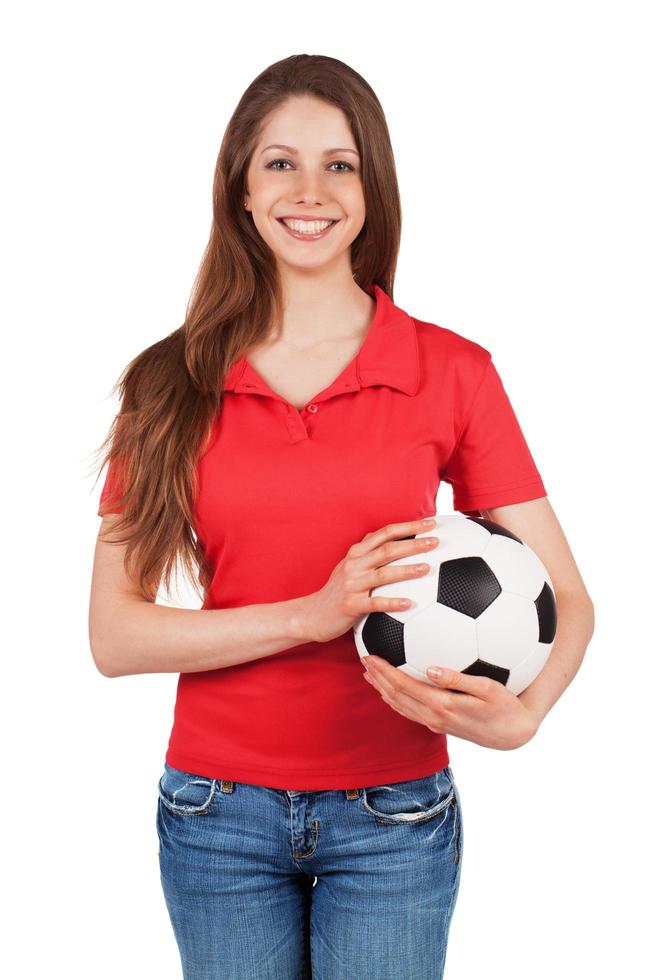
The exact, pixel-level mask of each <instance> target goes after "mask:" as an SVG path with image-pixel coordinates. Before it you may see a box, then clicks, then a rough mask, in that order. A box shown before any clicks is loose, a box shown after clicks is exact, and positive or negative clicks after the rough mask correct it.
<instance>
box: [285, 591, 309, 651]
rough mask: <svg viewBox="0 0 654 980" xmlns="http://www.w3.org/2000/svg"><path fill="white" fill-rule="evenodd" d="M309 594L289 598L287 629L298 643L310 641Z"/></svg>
mask: <svg viewBox="0 0 654 980" xmlns="http://www.w3.org/2000/svg"><path fill="white" fill-rule="evenodd" d="M310 605H311V595H303V596H299V597H298V598H297V599H290V600H289V607H290V617H289V629H290V631H291V635H292V636H293V639H295V640H297V642H298V643H312V642H313V636H312V635H311V612H310Z"/></svg>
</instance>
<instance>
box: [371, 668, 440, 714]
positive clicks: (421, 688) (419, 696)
mask: <svg viewBox="0 0 654 980" xmlns="http://www.w3.org/2000/svg"><path fill="white" fill-rule="evenodd" d="M363 659H364V666H367V667H368V672H369V673H370V674H372V677H373V679H374V680H376V681H377V682H378V683H379V684H381V685H383V688H384V690H385V691H389V692H391V691H397V692H401V693H402V694H405V695H407V696H409V697H411V698H413V699H414V701H418V702H419V703H420V704H423V705H426V706H427V707H428V708H429V710H430V711H433V710H434V707H435V704H434V702H435V701H436V703H437V704H440V705H441V706H442V707H449V704H450V702H451V700H452V694H451V692H449V691H442V692H439V691H438V689H437V688H435V686H434V685H433V684H425V682H424V681H420V680H418V679H417V678H415V677H411V675H410V674H406V673H405V672H404V671H403V670H399V669H398V668H397V667H393V666H392V665H391V664H389V663H387V661H386V660H384V659H383V658H382V657H375V656H374V655H372V654H369V655H368V656H366V657H364V658H363Z"/></svg>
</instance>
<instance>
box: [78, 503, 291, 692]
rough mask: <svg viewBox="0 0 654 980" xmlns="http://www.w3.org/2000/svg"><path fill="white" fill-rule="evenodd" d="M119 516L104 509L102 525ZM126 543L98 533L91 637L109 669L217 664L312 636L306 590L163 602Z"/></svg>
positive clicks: (115, 672)
mask: <svg viewBox="0 0 654 980" xmlns="http://www.w3.org/2000/svg"><path fill="white" fill-rule="evenodd" d="M114 520H115V517H114V515H111V514H109V515H105V517H104V518H103V527H102V528H101V531H102V533H105V532H106V530H107V527H108V526H110V524H111V522H112V521H114ZM105 522H106V523H105ZM125 547H126V546H125V545H118V544H111V543H109V542H107V541H101V540H98V542H97V544H96V550H95V558H94V563H93V578H92V583H91V601H90V607H89V640H90V645H91V652H92V655H93V660H94V662H95V665H96V667H97V668H98V670H99V671H100V673H101V674H104V676H105V677H121V676H124V675H126V674H150V673H183V672H195V671H200V670H215V669H216V668H219V667H230V666H232V665H233V664H238V663H243V662H244V661H248V660H257V659H259V658H261V657H268V656H270V655H271V654H273V653H279V652H280V651H282V650H286V649H288V648H290V647H294V646H298V645H299V644H301V643H306V642H309V636H308V634H307V632H306V622H305V617H304V615H303V612H304V609H305V604H304V597H300V598H298V599H289V600H288V601H286V602H270V603H257V604H254V605H250V606H239V607H237V608H235V609H178V608H174V607H171V606H163V605H161V604H157V603H155V602H151V601H150V600H149V599H147V598H145V597H144V596H143V595H141V594H140V593H139V592H138V590H137V588H136V587H135V585H134V583H133V582H132V581H131V580H130V579H129V578H128V576H127V574H126V571H125V567H124V555H125Z"/></svg>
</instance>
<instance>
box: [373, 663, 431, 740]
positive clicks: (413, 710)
mask: <svg viewBox="0 0 654 980" xmlns="http://www.w3.org/2000/svg"><path fill="white" fill-rule="evenodd" d="M365 677H366V680H367V681H368V682H369V683H370V686H371V687H374V688H375V690H376V691H377V692H378V694H379V695H380V697H381V699H382V701H385V702H386V704H387V705H388V706H389V707H390V708H393V710H394V711H397V713H398V714H400V715H404V717H405V718H409V719H410V721H417V722H420V724H421V725H425V726H426V727H427V728H429V729H430V731H432V732H434V733H435V734H437V735H444V734H446V729H445V727H444V726H443V725H442V723H441V722H439V721H438V720H437V718H436V715H435V713H434V710H433V707H432V708H430V707H428V706H427V705H425V704H424V703H423V702H421V701H417V700H416V699H415V698H413V697H411V695H409V694H406V693H404V692H403V691H399V690H393V689H392V688H391V687H390V686H389V685H387V684H386V683H385V682H381V683H380V682H379V681H377V680H375V679H374V678H373V677H372V676H371V673H370V672H366V674H365ZM426 686H427V685H426V684H423V687H426ZM439 726H440V727H439Z"/></svg>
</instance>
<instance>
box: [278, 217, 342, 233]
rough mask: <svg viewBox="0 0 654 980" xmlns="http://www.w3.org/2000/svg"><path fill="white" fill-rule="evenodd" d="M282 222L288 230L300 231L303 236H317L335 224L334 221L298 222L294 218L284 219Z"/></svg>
mask: <svg viewBox="0 0 654 980" xmlns="http://www.w3.org/2000/svg"><path fill="white" fill-rule="evenodd" d="M282 221H283V222H284V224H285V225H286V226H287V227H288V228H292V230H293V231H299V232H300V233H301V234H303V235H317V234H319V233H320V232H321V231H324V230H325V228H328V227H329V226H330V225H332V224H333V223H334V222H333V221H296V220H295V219H294V218H282Z"/></svg>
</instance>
